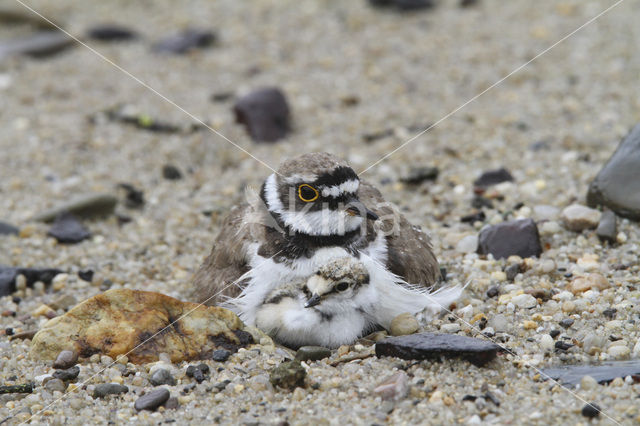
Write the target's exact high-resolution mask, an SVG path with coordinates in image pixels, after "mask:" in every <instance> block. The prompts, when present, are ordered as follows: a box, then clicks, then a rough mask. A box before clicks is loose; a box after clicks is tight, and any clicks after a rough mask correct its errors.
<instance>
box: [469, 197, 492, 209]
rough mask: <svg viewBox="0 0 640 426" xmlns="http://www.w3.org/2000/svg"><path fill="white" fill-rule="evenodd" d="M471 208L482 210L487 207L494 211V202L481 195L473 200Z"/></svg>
mask: <svg viewBox="0 0 640 426" xmlns="http://www.w3.org/2000/svg"><path fill="white" fill-rule="evenodd" d="M471 207H473V208H474V209H481V208H483V207H486V208H488V209H492V208H493V202H492V201H491V200H490V199H488V198H486V197H483V196H481V195H476V196H475V197H473V199H472V200H471Z"/></svg>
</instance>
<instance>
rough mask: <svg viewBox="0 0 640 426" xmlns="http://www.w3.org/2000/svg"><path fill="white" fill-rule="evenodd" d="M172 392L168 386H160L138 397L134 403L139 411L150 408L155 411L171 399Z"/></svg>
mask: <svg viewBox="0 0 640 426" xmlns="http://www.w3.org/2000/svg"><path fill="white" fill-rule="evenodd" d="M170 396H171V394H170V393H169V390H168V389H166V388H160V389H156V390H152V391H151V392H147V393H145V394H144V395H142V396H141V397H140V398H138V399H137V400H136V402H135V404H134V405H133V406H134V408H135V409H136V410H137V411H142V410H149V411H153V410H155V409H156V408H158V407H159V406H161V405H162V404H164V403H165V402H167V400H168V399H169V397H170Z"/></svg>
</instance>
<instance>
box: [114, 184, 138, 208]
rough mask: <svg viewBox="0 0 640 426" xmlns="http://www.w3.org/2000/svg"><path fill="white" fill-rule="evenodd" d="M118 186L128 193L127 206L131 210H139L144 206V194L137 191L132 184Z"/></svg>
mask: <svg viewBox="0 0 640 426" xmlns="http://www.w3.org/2000/svg"><path fill="white" fill-rule="evenodd" d="M118 186H119V187H120V188H122V189H124V190H125V191H126V193H127V195H126V198H125V205H126V206H127V207H129V208H130V209H139V208H142V206H144V192H143V191H141V190H139V189H137V188H136V187H135V186H133V185H131V184H130V183H120V184H118Z"/></svg>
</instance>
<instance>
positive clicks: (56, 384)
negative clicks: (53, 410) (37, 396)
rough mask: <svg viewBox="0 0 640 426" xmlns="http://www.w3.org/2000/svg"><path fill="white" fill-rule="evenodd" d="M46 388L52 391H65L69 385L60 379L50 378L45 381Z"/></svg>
mask: <svg viewBox="0 0 640 426" xmlns="http://www.w3.org/2000/svg"><path fill="white" fill-rule="evenodd" d="M44 388H45V389H47V390H48V391H50V392H54V391H58V392H63V393H64V391H65V390H67V385H66V384H65V383H64V382H63V381H62V380H60V379H50V380H47V381H46V382H45V384H44Z"/></svg>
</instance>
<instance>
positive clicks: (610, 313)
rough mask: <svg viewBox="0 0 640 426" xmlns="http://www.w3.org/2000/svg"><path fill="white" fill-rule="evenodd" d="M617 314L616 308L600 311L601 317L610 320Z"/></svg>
mask: <svg viewBox="0 0 640 426" xmlns="http://www.w3.org/2000/svg"><path fill="white" fill-rule="evenodd" d="M617 313H618V310H617V309H616V308H607V309H605V310H604V311H602V315H604V316H605V317H607V318H609V319H610V320H612V319H614V318H615V317H616V314H617Z"/></svg>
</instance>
